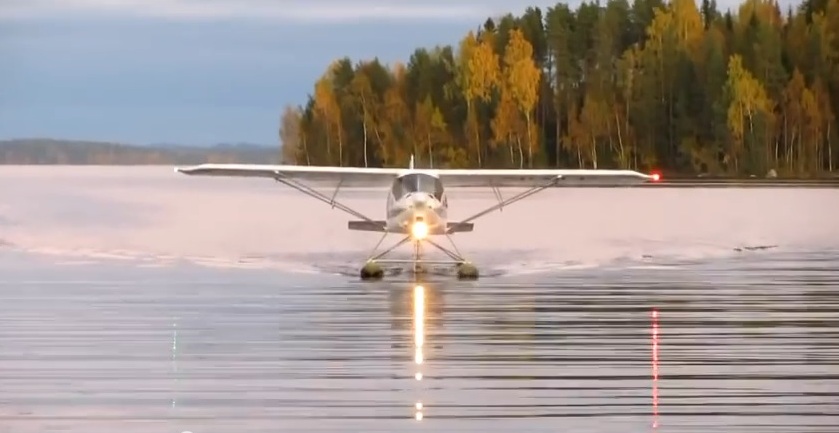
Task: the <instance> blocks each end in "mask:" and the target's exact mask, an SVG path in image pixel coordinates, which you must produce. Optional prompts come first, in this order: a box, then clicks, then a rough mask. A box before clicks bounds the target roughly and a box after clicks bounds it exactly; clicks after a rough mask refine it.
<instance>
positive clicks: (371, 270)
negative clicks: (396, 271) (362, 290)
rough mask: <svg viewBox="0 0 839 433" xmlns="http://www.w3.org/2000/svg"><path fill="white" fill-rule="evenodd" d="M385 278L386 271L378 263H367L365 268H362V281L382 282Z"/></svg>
mask: <svg viewBox="0 0 839 433" xmlns="http://www.w3.org/2000/svg"><path fill="white" fill-rule="evenodd" d="M384 276H385V271H384V269H382V267H381V266H380V265H379V264H378V263H376V262H374V261H372V260H371V261H369V262H367V263H365V264H364V267H362V268H361V279H362V280H380V279H382V277H384Z"/></svg>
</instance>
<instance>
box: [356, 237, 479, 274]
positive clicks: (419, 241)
mask: <svg viewBox="0 0 839 433" xmlns="http://www.w3.org/2000/svg"><path fill="white" fill-rule="evenodd" d="M385 236H387V233H385V234H384V235H383V236H382V238H381V239H379V242H378V243H377V244H376V246H375V247H374V248H373V252H372V253H371V254H370V256H369V257H368V259H367V261H366V262H365V263H364V266H363V267H362V268H361V272H360V276H361V279H362V280H378V279H382V278H384V274H385V270H384V268H383V266H382V265H387V264H407V265H410V269H411V271H412V272H413V273H414V275H422V274H426V273H428V268H427V266H429V265H432V266H433V265H453V266H454V267H455V270H456V272H457V278H458V279H460V280H475V279H477V278H478V276H479V274H478V268H477V267H476V266H475V265H474V264H472V263H471V262H470V261H468V260H466V259H465V258H464V257H463V256H462V255H461V254H460V252H459V251H458V250H457V245H455V243H454V240H452V238H451V236H450V235H448V234H447V235H446V237H447V238H448V239H449V242H451V244H452V247H453V248H454V251H452V250H450V249H448V248H446V247H443V246H442V245H440V244H438V243H437V242H434V241H432V240H431V239H428V238H427V237H422V238H415V237H413V236H405V237H404V238H402V239H401V240H400V241H399V242H397V243H396V244H395V245H393V246H391V247H390V248H388V249H386V250H384V251H382V252H381V253H378V254H377V253H376V250H377V249H378V248H379V246H380V245H381V244H382V242H383V241H384V238H385ZM408 242H411V243H413V257H412V258H411V259H386V258H385V256H387V255H388V254H390V253H392V252H393V251H394V250H396V249H397V248H399V247H400V246H402V245H404V244H406V243H408ZM425 243H427V244H429V245H431V246H433V247H434V248H436V249H438V250H440V251H442V252H443V253H444V254H446V255H447V256H448V257H449V258H450V260H425V259H424V258H423V246H424V245H423V244H425Z"/></svg>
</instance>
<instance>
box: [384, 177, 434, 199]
mask: <svg viewBox="0 0 839 433" xmlns="http://www.w3.org/2000/svg"><path fill="white" fill-rule="evenodd" d="M418 191H420V192H427V193H429V194H431V195H432V196H434V198H436V199H437V200H440V199H441V198H442V196H443V183H442V182H440V179H438V178H436V177H434V176H431V175H428V174H423V173H413V174H406V175H405V176H402V177H400V178H399V179H396V181H394V183H393V197H394V198H397V199H398V198H400V197H402V196H404V195H405V194H408V193H409V192H418Z"/></svg>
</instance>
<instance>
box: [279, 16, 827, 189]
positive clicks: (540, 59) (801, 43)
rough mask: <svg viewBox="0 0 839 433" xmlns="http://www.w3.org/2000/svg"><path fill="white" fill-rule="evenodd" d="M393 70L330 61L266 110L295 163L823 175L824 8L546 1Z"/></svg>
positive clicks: (368, 62) (422, 51) (426, 50)
mask: <svg viewBox="0 0 839 433" xmlns="http://www.w3.org/2000/svg"><path fill="white" fill-rule="evenodd" d="M464 31H465V33H466V34H465V36H464V37H463V39H462V40H460V41H458V42H457V43H456V44H453V45H446V46H437V47H419V48H416V50H415V51H414V52H413V53H410V55H409V56H408V54H409V53H406V57H408V59H407V61H406V62H404V63H395V64H384V63H383V62H381V61H380V60H379V59H378V58H373V59H361V60H355V61H354V60H353V59H350V58H348V57H344V58H341V59H337V60H335V61H334V62H332V64H330V65H329V67H328V68H326V71H325V72H324V74H323V75H322V76H321V77H319V78H318V79H317V80H316V82H315V83H314V86H313V91H312V92H311V94H310V96H309V98H308V100H307V101H306V103H305V104H304V105H302V106H286V107H285V109H284V111H283V113H282V114H281V118H280V130H279V134H280V140H281V142H282V143H283V151H282V160H283V161H284V162H285V163H290V164H301V165H339V166H359V167H391V166H407V163H408V160H409V158H410V155H412V154H413V155H415V160H416V165H417V166H418V167H434V168H549V167H558V168H625V169H633V170H639V171H651V170H658V171H661V172H662V173H664V174H665V176H666V175H707V176H735V177H736V176H741V177H742V176H757V177H763V176H766V175H767V173H770V172H772V173H775V174H777V175H778V176H786V177H820V176H826V175H834V174H833V171H834V170H835V169H836V167H837V165H839V127H837V117H836V116H837V113H839V61H837V57H839V0H805V1H804V3H803V4H801V5H800V6H796V7H795V8H792V7H790V8H787V9H786V10H781V8H780V7H779V6H778V4H777V2H775V1H768V0H746V1H745V2H743V3H741V4H740V5H739V7H738V8H737V9H736V10H727V11H720V10H718V7H717V5H716V3H715V1H714V0H701V3H700V4H697V3H695V2H694V1H693V0H672V1H670V2H667V3H665V2H663V1H662V0H603V1H602V2H584V3H582V4H580V5H579V6H578V7H577V8H576V9H573V8H571V7H570V6H569V5H567V4H565V3H557V4H556V5H555V6H553V7H549V8H547V10H541V9H540V8H537V7H531V8H527V9H526V11H525V12H524V13H523V14H522V15H521V16H514V15H512V14H508V15H506V16H502V17H496V18H488V19H487V20H486V21H485V22H484V23H483V24H480V23H476V27H475V28H474V29H473V30H469V31H467V29H464Z"/></svg>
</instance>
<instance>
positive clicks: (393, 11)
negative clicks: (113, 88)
mask: <svg viewBox="0 0 839 433" xmlns="http://www.w3.org/2000/svg"><path fill="white" fill-rule="evenodd" d="M505 6H506V7H509V6H510V4H509V2H500V1H490V2H486V1H484V2H480V1H477V0H467V1H462V2H449V1H443V0H425V1H422V0H416V2H411V1H409V0H408V1H406V0H402V1H399V0H361V1H353V0H274V1H272V0H3V1H1V2H0V18H6V19H9V18H11V19H22V18H24V19H25V18H50V17H67V16H68V15H75V16H76V17H83V18H90V17H94V16H99V17H115V16H117V17H137V18H165V19H175V20H224V19H260V20H288V21H298V22H340V21H359V20H376V19H379V20H394V19H396V20H422V19H447V20H474V19H476V18H478V17H485V16H488V15H493V14H496V13H499V12H506V11H505V10H504V9H505Z"/></svg>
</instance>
